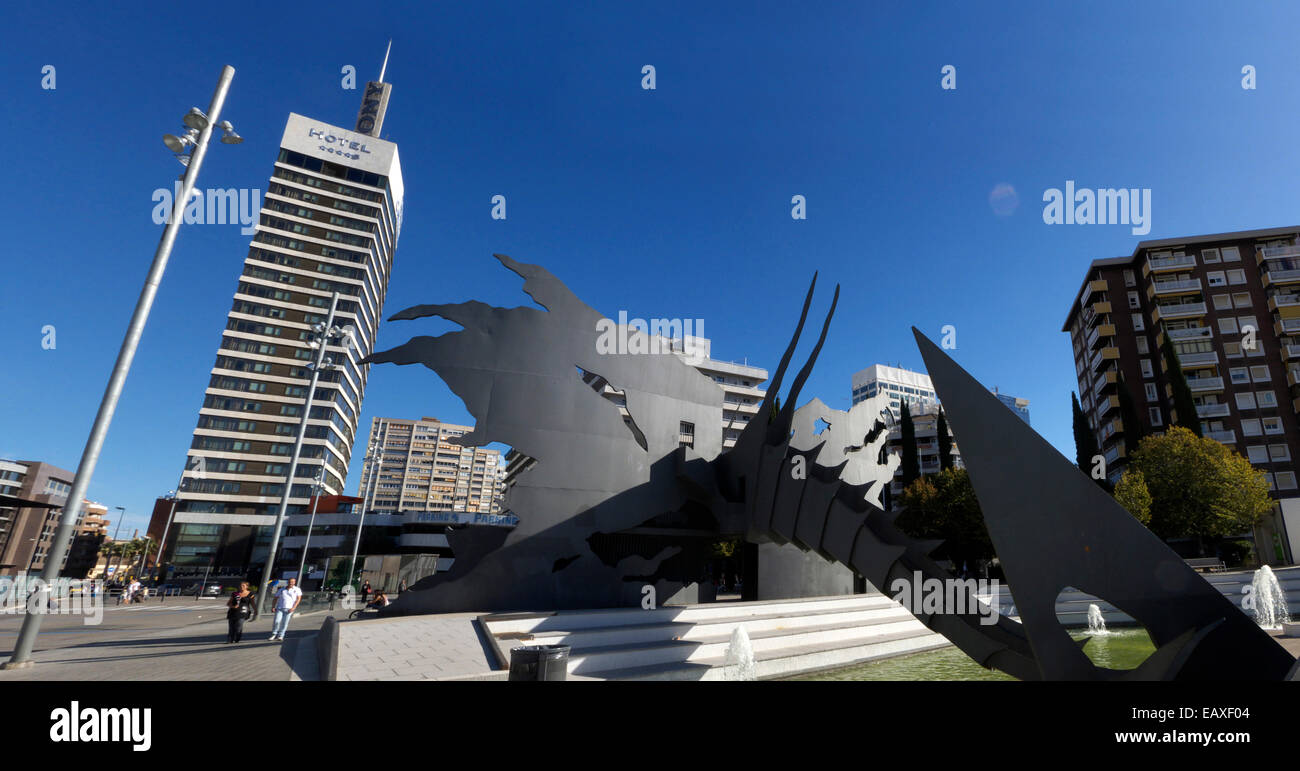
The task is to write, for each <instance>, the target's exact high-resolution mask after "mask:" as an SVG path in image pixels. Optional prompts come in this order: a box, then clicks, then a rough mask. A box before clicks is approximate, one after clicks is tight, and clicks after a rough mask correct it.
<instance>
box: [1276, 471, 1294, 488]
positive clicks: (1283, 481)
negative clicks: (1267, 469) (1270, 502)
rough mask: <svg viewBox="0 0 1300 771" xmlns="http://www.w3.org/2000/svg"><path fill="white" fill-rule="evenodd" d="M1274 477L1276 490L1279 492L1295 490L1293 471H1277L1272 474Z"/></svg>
mask: <svg viewBox="0 0 1300 771" xmlns="http://www.w3.org/2000/svg"><path fill="white" fill-rule="evenodd" d="M1274 477H1276V483H1277V489H1279V490H1294V489H1295V472H1294V471H1279V472H1277V473H1276V474H1274Z"/></svg>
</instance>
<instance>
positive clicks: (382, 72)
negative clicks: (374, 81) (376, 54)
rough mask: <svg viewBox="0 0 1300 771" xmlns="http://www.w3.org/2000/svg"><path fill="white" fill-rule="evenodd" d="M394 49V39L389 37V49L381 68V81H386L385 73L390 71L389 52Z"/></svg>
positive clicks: (385, 53) (385, 52)
mask: <svg viewBox="0 0 1300 771" xmlns="http://www.w3.org/2000/svg"><path fill="white" fill-rule="evenodd" d="M392 50H393V39H392V38H389V39H388V50H386V51H384V66H382V67H380V68H379V82H380V83H383V82H384V73H385V72H387V71H388V54H389V53H390V52H391V51H392Z"/></svg>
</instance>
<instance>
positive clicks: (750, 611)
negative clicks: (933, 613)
mask: <svg viewBox="0 0 1300 771" xmlns="http://www.w3.org/2000/svg"><path fill="white" fill-rule="evenodd" d="M479 623H480V624H481V625H482V627H483V629H484V630H485V631H486V633H487V636H488V638H489V639H490V640H491V641H492V643H493V644H494V645H495V647H496V650H497V651H498V658H499V659H500V661H501V665H502V666H503V667H508V666H509V658H510V649H511V648H515V647H518V646H520V645H568V646H570V647H571V648H572V650H571V652H570V654H569V672H570V674H573V675H577V676H584V677H590V678H595V679H604V680H718V679H725V678H726V677H727V674H728V673H727V670H726V669H725V668H724V667H723V664H724V663H725V660H726V655H727V649H728V645H729V643H730V640H731V635H732V632H733V631H735V629H737V628H738V627H743V628H744V629H745V632H746V634H747V635H748V636H749V639H750V642H751V644H752V646H753V649H754V658H755V669H756V675H757V677H758V678H759V679H767V678H775V677H784V676H787V675H793V674H799V673H803V672H811V671H815V670H819V669H828V668H832V667H842V666H848V665H851V664H857V663H861V662H864V661H870V660H873V659H880V658H888V657H891V656H898V655H903V654H906V653H914V652H917V651H923V650H931V649H934V648H941V647H944V646H946V645H948V641H947V640H945V639H944V638H943V637H942V636H940V635H937V634H934V633H933V632H931V631H930V630H929V629H927V628H926V627H925V626H924V625H923V624H921V622H919V621H917V620H916V619H915V618H914V617H913V616H912V615H911V614H910V613H908V612H907V611H906V610H905V609H904V608H903V607H902V606H901V605H899V604H898V603H896V602H894V601H893V600H891V599H889V598H888V597H886V596H884V595H881V594H856V595H846V596H839V597H815V598H808V599H796V600H778V601H766V602H721V603H708V604H702V605H683V606H667V607H662V608H657V609H654V610H642V609H640V608H618V609H610V610H587V611H566V612H556V613H508V614H493V615H489V616H483V617H480V619H479Z"/></svg>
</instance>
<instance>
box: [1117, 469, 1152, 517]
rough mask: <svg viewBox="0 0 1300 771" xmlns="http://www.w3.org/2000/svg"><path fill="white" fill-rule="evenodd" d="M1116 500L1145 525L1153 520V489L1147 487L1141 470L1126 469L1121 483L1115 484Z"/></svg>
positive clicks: (1120, 479) (1120, 480)
mask: <svg viewBox="0 0 1300 771" xmlns="http://www.w3.org/2000/svg"><path fill="white" fill-rule="evenodd" d="M1115 500H1116V501H1118V502H1119V505H1121V506H1123V507H1124V508H1125V509H1128V513H1130V514H1132V515H1133V517H1134V518H1135V519H1137V521H1138V522H1141V523H1142V524H1144V525H1148V524H1149V523H1150V522H1151V491H1150V490H1148V489H1147V480H1146V477H1144V476H1142V472H1141V471H1138V470H1137V469H1136V468H1129V469H1125V471H1124V475H1123V476H1121V477H1120V478H1119V484H1117V485H1115Z"/></svg>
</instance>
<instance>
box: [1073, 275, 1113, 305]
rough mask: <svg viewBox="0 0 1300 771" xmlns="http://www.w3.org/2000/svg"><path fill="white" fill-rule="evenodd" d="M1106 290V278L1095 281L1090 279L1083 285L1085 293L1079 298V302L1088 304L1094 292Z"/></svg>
mask: <svg viewBox="0 0 1300 771" xmlns="http://www.w3.org/2000/svg"><path fill="white" fill-rule="evenodd" d="M1104 291H1106V280H1105V279H1103V278H1099V279H1097V280H1095V281H1089V282H1088V283H1086V284H1084V285H1083V295H1082V296H1081V297H1080V298H1079V303H1080V304H1082V305H1087V304H1088V298H1089V297H1091V296H1092V293H1093V292H1104Z"/></svg>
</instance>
